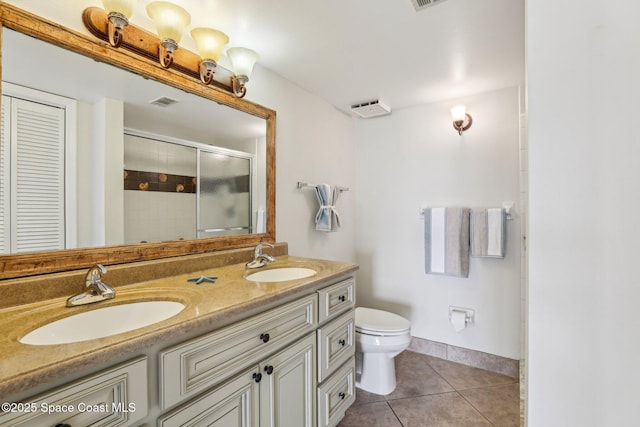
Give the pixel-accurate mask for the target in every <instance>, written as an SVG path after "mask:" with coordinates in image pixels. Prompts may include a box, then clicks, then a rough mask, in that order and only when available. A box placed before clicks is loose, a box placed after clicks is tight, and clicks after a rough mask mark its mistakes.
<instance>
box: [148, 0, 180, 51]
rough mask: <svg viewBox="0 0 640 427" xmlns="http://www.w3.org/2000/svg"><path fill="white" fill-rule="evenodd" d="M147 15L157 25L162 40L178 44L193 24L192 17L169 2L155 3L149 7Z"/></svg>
mask: <svg viewBox="0 0 640 427" xmlns="http://www.w3.org/2000/svg"><path fill="white" fill-rule="evenodd" d="M147 15H149V17H150V18H151V19H153V21H154V22H155V23H156V28H157V32H158V36H159V37H160V39H171V40H173V41H175V42H176V43H178V42H179V41H180V39H181V38H182V31H183V30H184V28H185V27H186V26H187V25H189V24H190V23H191V15H189V13H188V12H187V11H186V10H184V9H183V8H181V7H180V6H178V5H175V4H173V3H170V2H168V1H154V2H153V3H149V4H148V5H147Z"/></svg>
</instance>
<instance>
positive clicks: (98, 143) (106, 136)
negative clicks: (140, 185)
mask: <svg viewBox="0 0 640 427" xmlns="http://www.w3.org/2000/svg"><path fill="white" fill-rule="evenodd" d="M93 119H94V123H93V125H94V128H93V134H92V139H91V140H92V142H93V144H92V147H93V153H92V157H91V164H92V165H93V171H92V175H93V181H94V182H95V183H96V186H95V187H94V188H93V203H94V205H95V210H94V212H95V215H96V217H95V218H94V224H93V226H94V234H95V236H96V237H97V238H98V241H97V242H96V244H97V245H121V244H122V242H124V189H123V185H122V171H123V170H124V161H123V159H124V104H123V102H122V101H119V100H115V99H108V98H104V99H102V100H101V101H99V102H97V103H96V104H95V105H94V106H93Z"/></svg>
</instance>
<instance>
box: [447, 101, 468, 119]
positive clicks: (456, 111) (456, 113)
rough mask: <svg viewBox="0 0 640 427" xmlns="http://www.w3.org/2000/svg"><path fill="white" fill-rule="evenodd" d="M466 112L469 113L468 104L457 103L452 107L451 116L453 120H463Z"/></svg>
mask: <svg viewBox="0 0 640 427" xmlns="http://www.w3.org/2000/svg"><path fill="white" fill-rule="evenodd" d="M465 114H467V106H466V105H456V106H455V107H453V108H452V109H451V118H452V119H453V121H454V122H455V121H459V120H461V121H463V120H464V119H465Z"/></svg>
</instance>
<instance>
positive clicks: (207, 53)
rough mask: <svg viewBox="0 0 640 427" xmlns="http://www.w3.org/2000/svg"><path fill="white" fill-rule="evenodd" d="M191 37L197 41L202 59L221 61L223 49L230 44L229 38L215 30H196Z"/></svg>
mask: <svg viewBox="0 0 640 427" xmlns="http://www.w3.org/2000/svg"><path fill="white" fill-rule="evenodd" d="M191 37H193V39H194V40H195V41H196V45H197V46H198V53H199V54H200V58H202V59H213V60H214V61H218V59H220V54H221V53H222V48H224V45H226V44H227V43H229V36H227V35H226V34H225V33H223V32H222V31H218V30H214V29H213V28H194V29H193V30H191Z"/></svg>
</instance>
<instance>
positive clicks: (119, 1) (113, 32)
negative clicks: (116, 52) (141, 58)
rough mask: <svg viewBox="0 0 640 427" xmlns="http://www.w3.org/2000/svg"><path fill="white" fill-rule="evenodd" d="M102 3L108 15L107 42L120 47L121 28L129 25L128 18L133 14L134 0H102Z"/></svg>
mask: <svg viewBox="0 0 640 427" xmlns="http://www.w3.org/2000/svg"><path fill="white" fill-rule="evenodd" d="M102 4H103V5H104V8H105V10H106V11H107V12H109V15H108V16H107V18H108V20H109V22H108V24H107V25H108V33H109V44H110V45H111V46H113V47H120V45H121V44H122V29H123V28H124V27H126V26H127V25H129V18H131V15H132V14H133V7H134V6H135V4H136V0H102Z"/></svg>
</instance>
